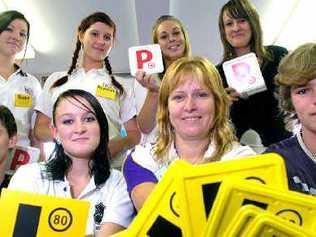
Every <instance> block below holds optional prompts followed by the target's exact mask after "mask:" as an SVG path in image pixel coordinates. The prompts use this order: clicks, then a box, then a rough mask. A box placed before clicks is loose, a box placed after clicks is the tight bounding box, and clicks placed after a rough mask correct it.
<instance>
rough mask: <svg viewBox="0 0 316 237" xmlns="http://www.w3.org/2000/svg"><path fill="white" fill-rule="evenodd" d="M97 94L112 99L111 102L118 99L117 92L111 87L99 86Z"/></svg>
mask: <svg viewBox="0 0 316 237" xmlns="http://www.w3.org/2000/svg"><path fill="white" fill-rule="evenodd" d="M96 94H97V96H100V97H103V98H107V99H111V100H115V98H116V90H115V89H114V88H113V87H111V86H102V85H98V86H97V91H96Z"/></svg>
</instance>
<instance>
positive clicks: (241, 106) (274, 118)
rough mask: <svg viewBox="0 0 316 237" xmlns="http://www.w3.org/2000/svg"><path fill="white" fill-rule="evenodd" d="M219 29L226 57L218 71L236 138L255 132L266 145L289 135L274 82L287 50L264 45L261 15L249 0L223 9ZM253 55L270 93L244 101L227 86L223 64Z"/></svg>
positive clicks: (237, 0)
mask: <svg viewBox="0 0 316 237" xmlns="http://www.w3.org/2000/svg"><path fill="white" fill-rule="evenodd" d="M219 30H220V34H221V40H222V43H223V46H224V55H223V60H222V62H221V63H220V64H219V65H218V66H217V68H218V70H219V72H220V74H221V76H222V78H223V82H224V85H225V87H226V91H227V92H228V94H229V95H230V97H231V100H232V105H231V119H232V122H233V124H234V126H235V129H236V134H237V136H238V137H239V138H240V137H241V135H242V134H243V133H244V132H245V131H247V130H248V129H253V130H255V131H256V132H257V133H258V134H259V135H260V137H261V139H262V143H263V145H264V146H268V145H270V144H272V143H275V142H278V141H280V140H282V139H284V138H286V137H288V136H290V133H289V132H288V131H286V130H285V127H284V123H283V118H282V116H281V114H280V112H279V109H278V101H277V99H276V98H275V95H274V92H275V85H274V83H273V78H274V76H275V75H276V73H277V68H278V65H279V62H280V60H281V58H282V57H283V56H284V55H285V54H287V50H286V49H285V48H283V47H279V46H263V44H262V30H261V26H260V20H259V15H258V13H257V11H256V9H255V8H254V7H253V5H252V4H251V3H250V2H249V1H248V0H230V1H228V2H227V3H226V4H225V5H224V6H223V7H222V9H221V12H220V16H219ZM250 52H254V53H255V54H256V56H257V59H258V63H259V65H260V68H261V72H262V75H263V78H264V81H265V83H266V87H267V90H266V91H263V92H260V93H257V94H254V95H251V96H250V97H248V98H241V97H240V94H239V93H237V92H236V90H235V89H234V88H230V87H228V85H227V81H226V78H225V75H224V72H223V67H222V63H223V62H225V61H227V60H231V59H233V58H235V57H239V56H242V55H244V54H247V53H250Z"/></svg>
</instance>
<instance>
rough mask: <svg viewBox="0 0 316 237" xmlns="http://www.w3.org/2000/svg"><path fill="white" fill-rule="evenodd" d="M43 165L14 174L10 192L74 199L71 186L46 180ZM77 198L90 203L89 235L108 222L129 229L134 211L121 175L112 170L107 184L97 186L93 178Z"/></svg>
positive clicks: (21, 169)
mask: <svg viewBox="0 0 316 237" xmlns="http://www.w3.org/2000/svg"><path fill="white" fill-rule="evenodd" d="M44 168H45V167H44V163H33V164H29V165H24V166H21V167H20V168H19V169H18V170H17V172H16V173H15V174H14V175H13V177H12V179H11V181H10V184H9V187H8V188H9V189H12V190H17V191H25V192H32V193H38V194H47V195H52V196H56V197H65V198H71V193H70V185H69V182H68V181H67V179H66V177H65V178H64V180H50V179H47V177H46V176H47V174H46V172H45V170H44ZM78 199H81V200H86V201H89V202H90V211H89V216H88V221H87V228H86V234H87V235H92V234H95V233H96V231H97V230H99V229H100V226H101V225H102V224H103V223H105V222H111V223H115V224H119V225H121V226H123V227H127V226H128V225H129V224H130V222H131V221H132V218H133V214H134V208H133V204H132V202H131V200H130V198H129V195H128V193H127V190H126V183H125V180H124V178H123V176H122V174H121V173H120V172H119V171H117V170H114V169H112V170H111V174H110V176H109V178H108V179H107V181H106V182H105V184H103V185H101V186H98V187H96V185H95V182H94V177H92V178H91V179H90V182H89V184H88V185H87V186H86V187H85V189H84V190H83V191H82V193H81V194H80V195H79V197H78Z"/></svg>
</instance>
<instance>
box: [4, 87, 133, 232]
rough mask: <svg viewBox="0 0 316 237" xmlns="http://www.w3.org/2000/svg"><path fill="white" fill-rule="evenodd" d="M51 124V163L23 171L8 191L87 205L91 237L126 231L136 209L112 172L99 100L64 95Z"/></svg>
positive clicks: (81, 93) (83, 94)
mask: <svg viewBox="0 0 316 237" xmlns="http://www.w3.org/2000/svg"><path fill="white" fill-rule="evenodd" d="M52 121H53V125H52V134H53V136H54V140H55V150H54V152H53V153H52V156H51V158H50V160H49V161H48V162H47V163H33V164H30V165H24V166H21V167H20V168H19V169H18V170H17V172H16V173H15V175H14V176H13V177H12V179H11V181H10V184H9V188H10V189H15V190H20V191H27V192H34V193H39V194H48V195H53V196H58V197H66V198H76V199H82V200H87V201H89V202H90V212H89V217H88V224H87V229H86V234H87V235H92V234H97V236H109V235H111V234H113V233H116V232H118V231H120V230H121V229H123V228H125V227H127V226H128V224H129V223H130V221H131V219H132V215H133V206H132V204H131V201H130V198H129V196H128V194H127V191H126V184H125V182H124V178H123V176H122V175H121V173H120V172H119V171H117V170H114V169H111V168H110V163H109V160H110V153H109V149H108V142H109V136H108V122H107V119H106V115H105V113H104V112H103V109H102V107H101V105H100V103H99V102H98V100H97V99H96V98H95V97H94V96H93V95H91V94H90V93H89V92H86V91H83V90H68V91H65V92H63V93H62V94H61V95H60V96H59V97H58V99H57V101H56V102H55V104H54V107H53V118H52ZM100 206H101V207H103V208H100Z"/></svg>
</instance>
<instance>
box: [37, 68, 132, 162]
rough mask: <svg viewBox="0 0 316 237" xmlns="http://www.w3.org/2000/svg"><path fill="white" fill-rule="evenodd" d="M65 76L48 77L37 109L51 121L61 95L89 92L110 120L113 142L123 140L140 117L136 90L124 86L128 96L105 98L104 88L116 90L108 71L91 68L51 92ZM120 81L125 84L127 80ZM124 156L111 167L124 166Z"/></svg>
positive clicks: (79, 72)
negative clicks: (132, 121) (127, 126)
mask: <svg viewBox="0 0 316 237" xmlns="http://www.w3.org/2000/svg"><path fill="white" fill-rule="evenodd" d="M65 75H66V72H56V73H53V74H52V75H51V76H49V77H48V79H47V80H46V82H45V84H44V88H43V92H42V94H41V96H40V100H39V102H38V103H37V105H36V107H35V110H37V111H40V112H42V113H44V114H45V115H47V116H48V117H50V118H51V117H52V110H53V105H54V103H55V101H56V99H57V98H58V96H59V95H60V94H61V93H63V92H64V91H66V90H69V89H81V90H85V91H88V92H90V93H91V94H92V95H94V96H95V97H96V98H97V99H98V101H99V102H100V104H101V106H102V108H103V110H104V112H105V114H106V116H107V119H108V123H109V137H110V139H113V138H115V137H119V136H120V131H121V128H122V127H123V125H124V123H126V122H127V121H128V120H130V119H132V118H133V117H134V116H135V115H136V107H135V96H134V91H133V88H131V87H124V84H122V86H123V87H124V90H125V95H123V96H118V93H117V94H116V97H115V98H114V99H113V98H109V96H106V95H102V93H100V88H113V89H114V86H113V84H112V82H111V77H110V76H109V75H108V73H107V72H106V70H105V69H104V68H102V69H91V70H90V71H88V72H85V70H84V69H83V68H80V69H76V70H75V71H74V72H73V73H72V74H71V76H70V77H69V78H68V81H67V82H66V83H65V84H63V85H61V86H59V87H55V88H53V89H51V86H52V85H53V84H54V83H55V82H56V81H57V80H58V79H60V78H61V77H63V76H65ZM115 78H116V79H118V77H117V76H115ZM118 80H120V81H123V80H124V79H118ZM98 88H99V90H98ZM101 90H102V89H101ZM124 157H125V154H120V155H119V157H116V158H115V159H112V160H111V165H112V166H113V167H120V166H121V163H122V160H123V158H124ZM113 162H114V163H113Z"/></svg>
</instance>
